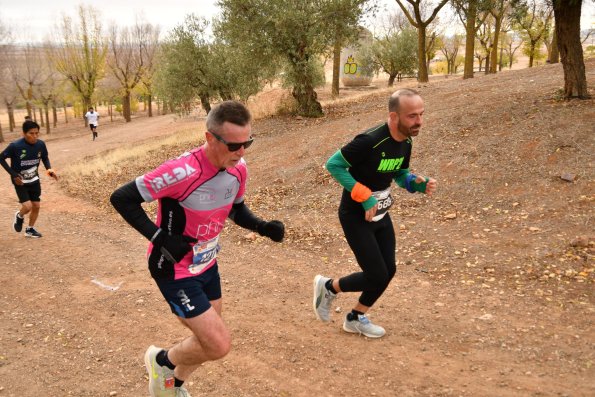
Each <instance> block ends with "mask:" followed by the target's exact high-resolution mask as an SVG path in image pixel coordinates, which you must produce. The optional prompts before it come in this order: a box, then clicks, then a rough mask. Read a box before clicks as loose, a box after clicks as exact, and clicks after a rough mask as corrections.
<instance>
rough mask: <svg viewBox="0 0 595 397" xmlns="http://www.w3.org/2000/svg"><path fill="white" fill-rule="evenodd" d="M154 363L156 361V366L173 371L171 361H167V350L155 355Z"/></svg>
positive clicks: (173, 366)
mask: <svg viewBox="0 0 595 397" xmlns="http://www.w3.org/2000/svg"><path fill="white" fill-rule="evenodd" d="M155 361H157V364H159V365H160V366H162V367H163V366H165V367H167V368H169V369H175V368H176V366H175V365H173V364H172V363H171V361H169V358H168V357H167V350H161V351H160V352H159V353H157V357H155Z"/></svg>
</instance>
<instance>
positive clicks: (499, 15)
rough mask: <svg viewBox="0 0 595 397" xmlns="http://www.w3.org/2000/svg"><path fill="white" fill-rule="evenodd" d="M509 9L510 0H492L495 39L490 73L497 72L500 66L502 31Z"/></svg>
mask: <svg viewBox="0 0 595 397" xmlns="http://www.w3.org/2000/svg"><path fill="white" fill-rule="evenodd" d="M509 11H510V1H509V0H491V3H490V7H489V12H490V14H491V15H492V16H493V17H494V39H493V40H492V53H491V54H490V69H489V73H496V71H497V68H498V44H499V43H500V33H501V32H502V24H503V22H504V18H505V17H506V15H507V13H508V12H509Z"/></svg>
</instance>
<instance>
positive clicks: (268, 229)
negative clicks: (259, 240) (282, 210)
mask: <svg viewBox="0 0 595 397" xmlns="http://www.w3.org/2000/svg"><path fill="white" fill-rule="evenodd" d="M256 230H257V231H258V234H260V235H261V236H266V237H268V238H270V239H271V240H273V241H276V242H280V241H282V240H283V236H285V226H284V225H283V222H281V221H270V222H264V221H263V222H261V223H259V224H258V226H257V227H256Z"/></svg>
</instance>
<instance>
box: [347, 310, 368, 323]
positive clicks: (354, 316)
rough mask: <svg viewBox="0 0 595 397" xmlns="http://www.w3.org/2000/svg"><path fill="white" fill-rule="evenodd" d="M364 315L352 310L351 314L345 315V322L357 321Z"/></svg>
mask: <svg viewBox="0 0 595 397" xmlns="http://www.w3.org/2000/svg"><path fill="white" fill-rule="evenodd" d="M363 314H364V313H362V312H358V311H357V310H355V309H353V310H352V311H351V312H349V313H347V321H354V320H355V321H357V320H358V319H359V318H358V316H359V315H363Z"/></svg>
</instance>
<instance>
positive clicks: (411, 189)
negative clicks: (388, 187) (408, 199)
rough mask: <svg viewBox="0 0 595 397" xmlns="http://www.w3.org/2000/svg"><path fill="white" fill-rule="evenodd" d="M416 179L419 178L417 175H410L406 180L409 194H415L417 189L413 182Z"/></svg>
mask: <svg viewBox="0 0 595 397" xmlns="http://www.w3.org/2000/svg"><path fill="white" fill-rule="evenodd" d="M416 178H417V175H415V174H409V175H407V177H406V178H405V189H407V191H408V192H409V193H415V188H414V183H413V182H415V179H416Z"/></svg>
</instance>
